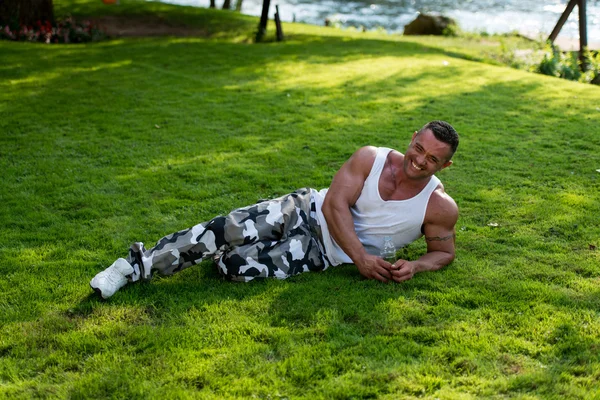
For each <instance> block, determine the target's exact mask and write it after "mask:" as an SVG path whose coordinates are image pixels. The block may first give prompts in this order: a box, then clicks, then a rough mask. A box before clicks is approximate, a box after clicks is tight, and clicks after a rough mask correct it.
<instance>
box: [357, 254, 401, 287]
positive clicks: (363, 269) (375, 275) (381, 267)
mask: <svg viewBox="0 0 600 400" xmlns="http://www.w3.org/2000/svg"><path fill="white" fill-rule="evenodd" d="M356 268H358V272H360V274H361V275H362V276H364V277H365V278H367V279H377V280H378V281H381V282H388V281H389V280H390V279H392V272H391V269H392V264H390V263H389V262H387V261H385V260H384V259H383V258H380V257H376V256H372V255H367V256H365V257H364V259H363V260H361V262H360V263H356Z"/></svg>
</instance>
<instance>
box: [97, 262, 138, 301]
mask: <svg viewBox="0 0 600 400" xmlns="http://www.w3.org/2000/svg"><path fill="white" fill-rule="evenodd" d="M132 273H133V267H132V266H131V264H129V263H128V262H127V261H126V260H125V259H124V258H119V259H118V260H117V261H115V262H114V263H113V264H112V265H111V266H110V267H108V268H106V269H105V270H104V271H102V272H100V273H98V274H97V275H96V276H95V277H94V278H93V279H92V280H91V281H90V286H91V287H92V289H94V290H95V291H96V293H98V294H99V295H100V296H102V298H103V299H108V298H109V297H110V296H112V295H113V294H115V293H116V292H117V291H118V290H119V289H121V288H122V287H123V286H125V285H126V284H127V275H131V274H132Z"/></svg>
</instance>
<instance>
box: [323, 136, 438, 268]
mask: <svg viewBox="0 0 600 400" xmlns="http://www.w3.org/2000/svg"><path fill="white" fill-rule="evenodd" d="M390 151H392V149H389V148H386V147H379V148H378V149H377V155H376V157H375V161H374V162H373V166H372V167H371V172H370V173H369V176H368V177H367V179H366V180H365V183H364V187H363V189H362V192H361V193H360V196H359V197H358V200H356V204H354V206H352V207H351V208H350V212H351V213H352V219H353V220H354V230H355V231H356V235H357V236H358V239H359V240H360V242H361V243H362V245H363V246H364V247H365V249H366V251H367V253H369V254H373V255H379V253H380V249H381V248H382V247H383V238H384V237H385V236H391V237H392V240H393V242H394V244H395V245H396V248H398V249H399V248H402V247H404V246H406V245H407V244H409V243H412V242H414V241H415V240H416V239H418V238H419V237H421V235H422V233H421V227H422V226H423V221H424V219H425V212H426V211H427V204H428V203H429V197H430V196H431V193H433V191H434V190H435V188H436V187H437V186H438V185H439V183H440V180H439V179H438V178H437V177H435V176H432V177H431V179H430V180H429V183H428V184H427V186H425V187H424V188H423V190H421V192H419V194H417V195H416V196H414V197H412V198H410V199H406V200H387V201H386V200H383V199H382V198H381V195H380V194H379V178H380V176H381V172H382V171H383V167H384V165H385V162H386V159H387V155H388V153H389V152H390ZM327 190H328V189H322V190H321V191H320V192H317V191H316V190H313V192H312V195H313V197H314V199H315V203H316V206H317V219H318V221H319V224H320V225H321V230H322V232H323V244H324V245H325V253H326V254H327V258H328V259H329V261H330V262H331V264H332V265H339V264H342V263H352V260H351V259H350V257H348V255H347V254H346V253H345V252H344V251H343V250H342V249H341V247H340V246H339V245H338V244H337V243H336V242H335V240H334V239H333V238H332V237H331V236H330V234H329V229H328V228H327V221H326V220H325V216H324V215H323V212H322V211H321V206H322V204H323V200H324V199H325V195H326V194H327Z"/></svg>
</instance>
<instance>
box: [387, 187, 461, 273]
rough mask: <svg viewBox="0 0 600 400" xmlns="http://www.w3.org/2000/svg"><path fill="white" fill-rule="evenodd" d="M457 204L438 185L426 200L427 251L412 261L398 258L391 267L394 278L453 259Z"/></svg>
mask: <svg viewBox="0 0 600 400" xmlns="http://www.w3.org/2000/svg"><path fill="white" fill-rule="evenodd" d="M457 220H458V207H457V206H456V203H455V202H454V200H452V198H451V197H450V196H448V195H447V194H446V193H445V192H444V191H443V189H437V190H436V191H435V192H434V193H433V194H432V196H431V199H430V200H429V205H428V206H427V213H426V216H425V221H424V233H425V241H426V242H427V253H426V254H424V255H423V256H422V257H420V258H419V259H417V260H415V261H406V260H398V261H396V263H395V264H394V267H395V268H397V270H395V271H393V272H392V274H393V279H394V281H396V282H401V281H405V280H408V279H411V278H412V277H413V276H414V274H416V273H417V272H423V271H435V270H438V269H440V268H442V267H444V266H446V265H448V264H450V263H451V262H452V260H454V256H455V248H454V238H455V236H456V235H455V230H454V227H455V225H456V221H457Z"/></svg>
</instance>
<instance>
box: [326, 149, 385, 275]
mask: <svg viewBox="0 0 600 400" xmlns="http://www.w3.org/2000/svg"><path fill="white" fill-rule="evenodd" d="M376 154H377V149H376V148H374V147H362V148H360V149H359V150H357V151H356V152H355V153H354V154H353V155H352V157H350V159H348V161H346V163H344V165H343V166H342V167H341V168H340V170H339V171H338V172H337V173H336V174H335V176H334V178H333V181H332V182H331V186H330V187H329V190H328V191H327V196H325V201H324V202H323V207H322V211H323V215H324V216H325V219H326V220H327V226H328V228H329V233H330V234H331V236H332V237H333V239H334V240H335V241H336V243H337V244H338V245H339V246H340V247H341V248H342V250H344V252H345V253H346V254H347V255H348V256H349V257H350V259H352V261H353V262H354V264H355V265H356V267H357V268H358V270H359V272H360V273H361V275H363V276H364V277H366V278H369V279H377V280H380V281H383V282H387V281H388V280H389V279H391V273H390V271H389V270H390V268H391V265H390V264H389V263H387V262H386V261H384V260H383V259H381V258H379V257H376V256H373V255H370V254H368V253H367V252H366V250H365V248H364V247H363V245H362V243H361V242H360V240H359V239H358V236H357V235H356V232H355V231H354V221H353V220H352V214H351V213H350V207H352V206H353V205H354V204H355V203H356V200H357V199H358V197H359V196H360V193H361V191H362V189H363V185H364V183H365V180H366V179H367V177H368V176H369V173H370V172H371V167H372V166H373V161H374V160H375V156H376Z"/></svg>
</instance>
